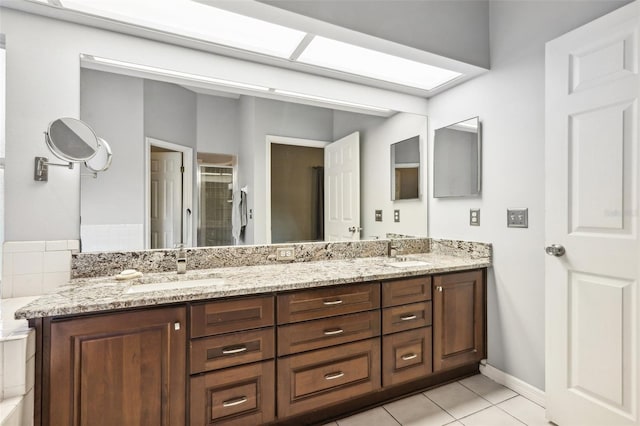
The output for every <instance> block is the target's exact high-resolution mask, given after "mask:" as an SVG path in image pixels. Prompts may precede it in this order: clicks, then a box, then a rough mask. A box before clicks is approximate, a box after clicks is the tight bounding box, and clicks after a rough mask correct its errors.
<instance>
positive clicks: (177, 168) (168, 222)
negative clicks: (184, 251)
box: [150, 151, 182, 249]
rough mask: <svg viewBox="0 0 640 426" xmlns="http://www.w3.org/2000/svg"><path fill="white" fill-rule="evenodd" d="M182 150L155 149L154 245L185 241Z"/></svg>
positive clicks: (172, 244)
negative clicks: (183, 230)
mask: <svg viewBox="0 0 640 426" xmlns="http://www.w3.org/2000/svg"><path fill="white" fill-rule="evenodd" d="M181 169H182V153H181V152H154V151H152V152H151V192H150V195H151V219H150V222H151V248H152V249H157V248H173V247H174V246H175V245H176V244H177V243H179V242H181V241H180V240H181V235H180V234H181V230H182V215H181V211H182V171H181Z"/></svg>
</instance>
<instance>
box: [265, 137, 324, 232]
mask: <svg viewBox="0 0 640 426" xmlns="http://www.w3.org/2000/svg"><path fill="white" fill-rule="evenodd" d="M265 139H266V144H267V146H266V150H265V151H266V154H265V159H266V163H265V170H266V173H265V175H266V176H265V182H266V187H267V190H266V202H265V218H266V221H265V222H266V223H265V226H266V228H267V229H266V233H265V235H266V237H267V240H266V244H271V144H272V143H277V144H280V145H295V146H306V147H310V148H322V149H324V148H326V147H327V146H328V145H329V144H331V142H327V141H319V140H314V139H300V138H290V137H287V136H273V135H267V136H266V137H265Z"/></svg>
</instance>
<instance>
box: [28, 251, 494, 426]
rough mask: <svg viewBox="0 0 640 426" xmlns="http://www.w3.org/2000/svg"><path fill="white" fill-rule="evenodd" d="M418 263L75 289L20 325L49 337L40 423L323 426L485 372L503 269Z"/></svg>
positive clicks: (336, 264)
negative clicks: (491, 286)
mask: <svg viewBox="0 0 640 426" xmlns="http://www.w3.org/2000/svg"><path fill="white" fill-rule="evenodd" d="M414 259H417V260H414V261H413V262H411V263H409V264H408V265H409V266H407V267H403V266H400V267H398V265H390V263H391V262H393V260H390V259H388V258H384V257H370V258H357V259H344V260H333V261H317V262H301V263H293V264H273V265H257V266H243V267H229V268H220V269H216V270H215V271H189V272H188V273H187V274H186V277H185V278H184V280H192V281H193V282H194V283H195V282H196V281H198V279H205V280H208V281H207V283H209V284H210V285H203V286H195V284H194V287H184V285H185V284H184V283H183V285H182V286H181V287H182V288H179V289H176V290H164V291H148V292H147V291H141V292H135V291H132V290H131V289H132V288H135V287H136V286H138V285H146V284H143V283H142V282H140V281H137V280H132V281H131V282H124V283H123V282H116V281H115V280H113V279H110V278H108V277H103V278H92V279H87V280H80V281H78V282H74V283H73V284H71V285H69V286H67V287H64V288H61V289H60V291H58V292H57V293H55V294H52V295H49V296H45V297H43V298H41V299H39V300H38V301H35V302H34V303H32V304H31V305H28V306H26V307H25V308H23V309H22V310H21V311H19V312H18V313H17V315H18V316H21V317H24V318H29V319H30V323H31V325H32V326H34V327H36V330H37V336H38V337H37V366H36V382H37V387H36V424H42V425H85V424H91V425H113V424H158V425H160V424H162V425H169V424H170V425H181V424H191V425H207V424H224V425H227V424H229V425H231V424H233V425H236V424H238V425H257V424H267V423H274V424H314V423H321V422H324V421H327V420H330V419H332V418H336V417H338V416H344V415H348V414H349V413H353V412H356V411H358V410H362V409H365V408H368V407H371V406H372V405H375V404H380V403H382V402H384V401H389V400H392V399H394V398H398V397H400V396H403V395H408V394H410V393H413V392H418V391H421V390H424V389H426V388H428V387H431V386H434V385H437V384H440V383H445V382H447V381H449V380H453V379H455V378H459V377H463V376H465V375H470V374H473V373H475V372H477V370H478V364H479V362H480V360H481V359H483V358H485V357H486V350H485V348H486V344H485V340H486V332H485V327H486V297H485V294H486V289H485V286H486V284H485V282H486V268H487V267H489V266H490V258H468V257H457V256H450V255H442V254H434V253H425V254H420V255H416V257H414ZM169 276H171V279H174V278H173V277H175V274H174V275H170V274H167V273H165V274H155V276H154V275H153V274H151V275H147V276H146V277H145V278H147V280H154V279H155V280H159V281H161V280H162V279H163V278H166V277H169ZM213 276H214V277H215V280H212V277H213ZM145 282H149V281H145ZM188 282H191V281H188ZM187 285H189V284H187Z"/></svg>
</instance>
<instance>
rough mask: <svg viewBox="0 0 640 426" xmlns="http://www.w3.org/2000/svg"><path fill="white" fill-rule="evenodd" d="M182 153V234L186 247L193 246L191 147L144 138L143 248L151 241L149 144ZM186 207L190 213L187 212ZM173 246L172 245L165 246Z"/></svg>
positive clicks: (146, 247) (147, 247)
mask: <svg viewBox="0 0 640 426" xmlns="http://www.w3.org/2000/svg"><path fill="white" fill-rule="evenodd" d="M152 145H153V146H157V147H160V148H165V149H169V150H171V151H177V152H181V153H182V165H183V166H184V173H183V175H182V176H183V177H182V236H183V240H184V245H185V246H186V247H192V246H193V214H194V212H193V148H190V147H187V146H184V145H178V144H175V143H171V142H167V141H163V140H160V139H154V138H149V137H145V138H144V248H145V249H149V248H150V247H149V246H150V242H151V223H150V219H149V218H150V217H151V200H150V194H151V178H150V173H151V146H152ZM187 209H188V210H190V211H191V215H188V214H187ZM167 248H173V247H167Z"/></svg>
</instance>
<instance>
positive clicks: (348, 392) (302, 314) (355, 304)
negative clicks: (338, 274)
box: [277, 283, 381, 418]
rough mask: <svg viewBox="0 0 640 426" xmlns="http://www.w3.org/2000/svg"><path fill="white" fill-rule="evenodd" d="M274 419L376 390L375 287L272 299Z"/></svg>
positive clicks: (377, 303)
mask: <svg viewBox="0 0 640 426" xmlns="http://www.w3.org/2000/svg"><path fill="white" fill-rule="evenodd" d="M277 328H278V382H277V383H278V384H277V393H278V417H279V418H286V417H290V416H295V415H299V414H302V413H305V412H309V411H314V410H317V409H319V408H322V407H324V406H328V405H332V404H336V403H340V402H343V401H346V400H349V399H352V398H356V397H359V396H362V395H365V394H367V393H370V392H373V391H375V390H378V389H380V387H381V380H380V285H379V284H378V283H366V284H354V285H345V286H336V287H330V288H323V289H314V290H302V291H295V292H291V293H284V294H281V295H279V296H278V327H277Z"/></svg>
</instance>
